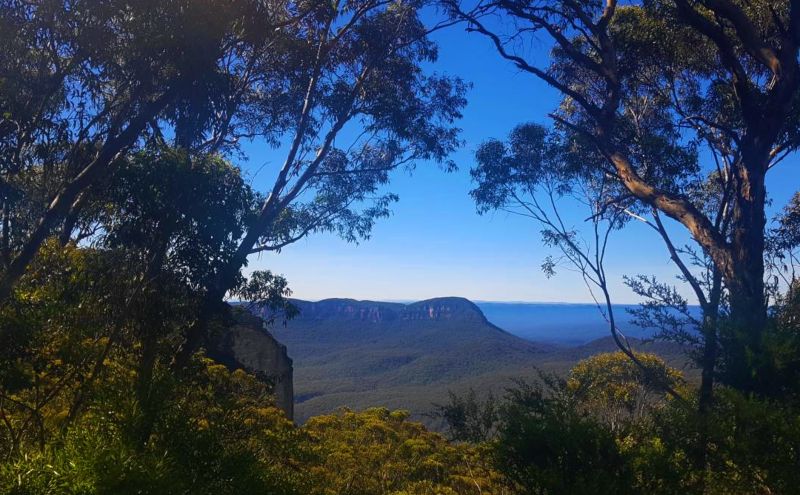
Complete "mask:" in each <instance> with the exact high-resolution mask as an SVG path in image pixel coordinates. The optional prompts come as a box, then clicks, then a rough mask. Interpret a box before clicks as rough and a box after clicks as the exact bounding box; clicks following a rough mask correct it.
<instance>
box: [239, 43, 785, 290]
mask: <svg viewBox="0 0 800 495" xmlns="http://www.w3.org/2000/svg"><path fill="white" fill-rule="evenodd" d="M435 39H436V41H437V42H438V43H439V46H440V54H439V55H440V56H439V62H438V63H437V64H436V65H435V70H436V71H437V72H440V73H446V74H449V75H458V76H460V77H462V78H463V79H465V80H466V81H468V82H470V83H471V84H472V89H471V90H470V92H469V94H468V101H469V103H468V106H467V108H466V110H465V111H464V118H463V120H462V121H461V123H460V127H461V128H462V129H463V134H462V138H463V139H464V141H465V146H464V147H463V148H462V149H461V150H459V151H458V152H457V153H455V154H454V155H453V158H454V160H455V161H456V163H457V164H458V165H459V170H458V171H457V172H453V173H446V172H444V171H442V170H440V169H439V168H437V166H436V165H434V164H428V163H420V164H419V166H418V167H417V169H416V171H415V172H414V173H413V175H409V174H408V173H406V172H398V173H396V174H395V176H394V178H393V181H392V186H391V188H390V190H392V191H393V192H396V193H397V194H398V195H399V196H400V201H399V203H397V204H395V205H394V207H393V214H392V216H391V217H389V218H387V219H383V220H380V221H379V223H378V225H377V226H376V227H375V229H374V231H373V234H372V237H371V239H369V240H367V241H365V242H362V243H360V244H358V245H355V244H348V243H346V242H344V241H342V240H341V239H338V238H337V237H335V236H332V235H316V236H312V237H309V238H307V239H305V240H302V241H300V242H298V243H296V244H294V245H292V246H289V247H288V248H286V249H284V250H283V251H282V252H280V253H270V254H262V255H259V256H253V257H252V258H251V260H250V266H249V269H269V270H272V271H273V272H275V273H279V274H283V275H284V276H286V278H287V279H288V280H289V283H290V286H291V288H292V290H293V291H294V296H295V297H299V298H303V299H311V300H318V299H324V298H327V297H350V298H355V299H374V300H419V299H426V298H431V297H438V296H463V297H467V298H470V299H475V300H488V301H541V302H588V301H591V298H590V295H589V293H588V291H587V289H586V287H585V285H584V284H583V282H582V280H581V279H580V278H579V277H578V276H577V275H576V274H574V273H570V272H569V271H568V270H560V271H559V273H558V275H557V276H556V277H554V278H550V279H547V278H546V277H545V276H544V275H543V274H542V272H541V270H540V265H541V263H542V261H543V260H544V258H545V257H546V256H547V255H548V254H550V253H552V251H551V250H549V249H547V248H545V247H544V246H543V245H542V243H541V241H540V238H539V230H540V229H539V227H538V226H537V225H536V224H535V223H533V222H532V221H531V220H527V219H524V218H520V217H514V216H511V215H508V214H504V213H495V214H488V215H483V216H480V215H478V214H477V213H476V212H475V206H474V203H473V202H472V200H471V198H470V197H469V195H468V193H469V190H470V189H471V181H470V177H469V168H470V166H471V165H472V164H473V159H472V156H473V153H474V151H475V149H476V148H477V146H478V145H479V144H480V143H481V142H482V141H484V140H485V139H487V138H491V137H497V138H502V137H504V136H505V135H506V134H507V133H508V131H509V130H511V128H513V127H514V126H515V125H516V124H519V123H522V122H528V121H533V122H538V123H543V124H548V123H549V120H548V118H547V113H548V112H549V111H551V110H552V109H553V108H554V107H555V106H556V105H557V104H558V97H557V94H556V93H555V91H553V90H552V89H550V88H549V87H547V86H546V85H545V84H543V83H542V82H540V81H539V80H537V79H536V78H534V77H533V76H531V75H528V74H524V73H521V72H519V71H518V70H517V69H515V68H514V67H513V66H511V65H510V64H509V63H507V62H505V61H503V60H501V59H500V58H499V57H498V56H497V55H496V53H495V52H494V50H493V48H492V47H491V45H490V43H489V42H488V41H487V40H485V39H483V38H481V37H480V36H478V35H474V34H467V33H465V32H464V31H463V30H462V29H459V28H452V29H449V30H445V31H440V32H438V33H436V34H435ZM531 50H532V51H533V53H536V54H540V55H541V56H543V57H544V56H546V54H547V48H546V47H545V46H544V45H542V46H539V47H537V46H533V47H531ZM245 151H246V152H247V153H248V154H249V160H248V162H247V163H245V164H243V168H244V169H245V171H246V172H249V173H250V174H251V175H253V174H255V172H256V170H257V169H259V168H260V167H261V166H262V165H263V164H264V163H267V165H266V167H267V168H269V167H277V165H278V164H279V163H280V162H281V159H280V157H279V156H277V155H275V156H273V155H274V153H275V152H274V151H270V150H268V149H267V148H265V147H262V146H257V145H253V146H248V147H247V148H246V150H245ZM261 174H269V171H268V170H267V171H261V172H259V175H261ZM798 177H800V174H798V171H797V159H796V158H792V159H790V160H787V161H786V162H784V163H783V164H781V165H780V167H779V168H778V169H776V170H775V171H774V172H772V176H771V178H770V181H769V187H770V194H771V196H772V197H773V199H774V200H775V204H776V205H782V204H785V202H786V200H787V199H788V198H789V197H790V196H791V194H792V193H793V191H794V190H796V189H797V184H798V180H797V179H798ZM255 178H256V180H257V179H258V177H255ZM565 210H566V211H567V214H568V216H571V217H572V218H573V219H574V220H575V221H576V222H577V221H579V219H580V218H581V217H580V215H581V214H582V213H583V210H582V209H580V208H579V207H577V206H575V205H571V204H565ZM584 216H585V215H584ZM675 233H676V236H677V239H678V240H679V241H680V240H683V242H686V240H688V238H687V237H686V236H685V235H684V234H683V232H682V229H680V228H676V229H675ZM606 267H607V270H608V272H609V278H610V280H611V281H612V295H613V297H614V299H615V302H619V303H623V302H626V303H627V302H635V301H636V299H635V297H634V296H633V295H632V294H631V293H630V292H629V291H628V290H627V288H625V287H624V285H623V284H622V275H623V274H636V273H644V274H652V275H657V276H659V277H661V278H663V279H664V280H668V279H671V278H673V277H674V273H675V272H674V270H673V268H672V267H671V266H670V263H669V259H668V256H667V254H666V252H665V250H664V248H663V246H662V244H661V241H660V240H659V239H657V238H656V235H655V233H654V232H651V231H650V230H649V229H648V228H646V227H644V226H642V225H635V224H632V225H630V226H629V227H627V228H626V229H624V230H623V231H621V232H618V233H616V234H615V236H614V238H613V239H612V242H611V247H610V254H609V256H608V259H607V263H606ZM687 294H688V292H687Z"/></svg>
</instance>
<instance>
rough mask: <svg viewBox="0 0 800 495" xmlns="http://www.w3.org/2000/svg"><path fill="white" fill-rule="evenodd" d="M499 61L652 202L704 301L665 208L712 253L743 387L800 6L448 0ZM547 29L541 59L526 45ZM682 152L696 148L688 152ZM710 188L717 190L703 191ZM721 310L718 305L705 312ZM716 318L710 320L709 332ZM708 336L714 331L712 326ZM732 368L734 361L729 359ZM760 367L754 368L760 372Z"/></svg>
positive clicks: (680, 0) (792, 137) (754, 346)
mask: <svg viewBox="0 0 800 495" xmlns="http://www.w3.org/2000/svg"><path fill="white" fill-rule="evenodd" d="M446 3H447V5H448V7H449V8H450V9H451V12H452V13H453V15H454V16H455V17H456V18H460V19H463V20H466V21H467V22H468V25H469V28H468V29H469V30H471V31H475V32H478V33H480V34H482V35H484V36H486V37H487V38H488V39H489V40H490V41H491V42H492V43H493V44H494V46H495V47H496V49H497V52H498V53H499V54H500V56H501V57H503V58H505V59H507V60H509V61H510V62H511V63H513V64H514V65H515V66H516V67H518V68H519V69H521V70H522V71H525V72H528V73H530V74H533V75H534V76H536V77H538V78H540V79H541V80H543V81H545V82H546V83H547V84H549V85H550V86H552V87H554V88H555V89H556V90H558V91H559V92H560V93H561V95H562V96H563V100H562V104H561V105H560V107H559V108H558V109H557V110H556V111H555V112H553V114H552V117H553V118H554V120H555V121H556V125H557V127H558V128H559V129H560V131H561V132H563V133H564V134H565V135H568V136H572V137H573V138H574V140H575V142H576V143H580V145H581V147H582V148H583V150H584V151H585V152H586V154H587V160H586V163H588V164H591V166H592V167H595V168H596V169H597V170H599V171H602V173H604V174H606V176H607V177H609V178H612V179H613V180H614V181H616V182H617V183H618V185H619V186H620V189H621V192H622V194H620V196H619V197H618V198H615V199H614V201H611V202H610V203H609V207H617V206H616V205H617V204H618V203H620V202H621V203H623V204H624V203H625V202H626V201H629V200H631V199H632V200H634V201H635V202H636V203H637V204H638V205H640V206H642V207H644V208H645V209H646V210H648V213H649V214H650V215H651V220H650V221H651V222H652V224H653V225H654V226H655V228H656V230H658V231H659V233H660V234H661V235H662V237H664V238H665V242H666V245H667V248H668V249H669V251H670V255H671V257H672V258H673V260H676V263H677V264H678V266H679V268H680V270H681V273H682V274H683V276H684V277H685V278H686V279H687V280H688V281H689V283H690V285H691V286H692V289H693V291H694V292H695V293H696V295H697V297H698V299H699V300H700V302H701V304H703V305H707V306H708V309H709V313H711V312H713V311H714V309H715V308H714V306H715V304H714V301H712V300H711V299H712V298H711V297H708V292H707V290H706V289H705V288H704V287H701V286H700V284H699V283H697V275H696V274H693V273H692V272H691V270H690V269H689V267H688V265H689V264H690V262H689V261H685V260H681V258H680V254H681V253H679V252H678V251H679V250H678V249H674V248H675V246H674V245H672V242H671V241H670V240H669V239H668V234H667V233H668V230H667V228H665V227H664V225H663V222H662V219H661V218H660V216H662V215H663V216H665V217H669V218H670V219H672V220H674V221H675V222H677V223H678V224H680V225H682V226H683V227H684V228H685V229H686V230H687V231H688V232H689V233H690V234H691V236H692V237H693V239H694V240H695V241H696V243H697V244H698V245H699V247H700V248H701V250H702V253H701V254H700V255H701V256H702V255H707V256H708V257H709V259H710V260H711V262H712V263H713V269H714V270H715V271H716V272H718V275H717V276H718V277H719V280H720V283H717V284H715V283H714V282H713V279H714V275H712V284H711V285H712V287H720V289H719V290H716V292H715V294H719V293H720V291H724V292H725V294H726V296H725V297H726V298H727V301H728V302H729V306H730V315H729V316H730V317H729V325H727V326H726V328H727V329H726V330H725V335H724V338H725V339H726V341H727V342H726V345H725V346H723V348H722V349H721V350H722V351H723V352H724V353H725V354H727V356H726V361H727V362H728V363H730V364H732V366H731V367H730V368H729V369H727V370H725V379H726V380H727V381H728V382H729V383H732V384H735V385H736V386H738V387H741V388H743V389H746V390H755V389H758V388H759V387H761V386H762V385H764V381H765V380H766V379H767V378H766V375H765V374H763V373H761V372H760V370H759V367H760V365H759V363H758V362H756V361H758V359H753V356H758V355H760V354H761V353H762V351H763V338H764V331H765V329H766V327H767V309H766V308H767V302H768V301H767V297H766V292H765V285H764V284H765V282H764V276H765V268H764V254H765V241H764V239H765V226H766V214H765V205H766V200H767V194H766V184H765V179H766V176H767V173H768V172H769V171H770V170H772V169H773V168H774V167H775V166H776V165H777V164H778V163H779V162H781V161H782V160H783V159H784V158H786V156H788V155H790V154H792V153H793V152H794V151H796V148H797V145H798V134H797V132H796V130H797V124H798V119H797V112H796V110H797V108H796V101H797V96H798V88H800V64H799V63H798V41H800V5H797V4H796V3H795V2H789V1H788V0H784V1H778V2H775V1H755V2H739V1H735V0H699V1H690V0H653V1H643V2H630V3H628V2H626V3H624V4H623V3H620V2H617V1H616V0H608V1H602V2H601V1H599V0H598V1H576V0H486V1H480V2H478V3H477V5H470V6H464V5H461V4H460V3H458V2H456V1H452V0H448V1H447V2H446ZM536 37H543V38H545V39H546V40H548V43H550V44H552V47H553V50H552V54H551V57H550V58H549V60H548V61H547V62H542V59H541V58H540V57H535V56H533V55H532V54H530V53H529V52H526V47H527V46H529V42H530V40H532V39H534V38H536ZM681 150H684V151H689V152H690V154H695V159H688V160H687V159H685V156H684V153H683V152H681ZM703 187H705V188H706V192H711V193H713V194H710V195H709V194H706V195H698V194H696V193H697V191H698V190H700V189H702V188H703ZM709 316H710V317H712V318H716V315H711V314H709ZM712 327H714V325H709V326H707V330H708V331H713V332H716V329H714V330H711V328H712ZM709 340H710V341H712V342H713V341H714V337H713V336H711V338H710V339H709ZM733 364H735V366H733ZM754 370H755V371H754Z"/></svg>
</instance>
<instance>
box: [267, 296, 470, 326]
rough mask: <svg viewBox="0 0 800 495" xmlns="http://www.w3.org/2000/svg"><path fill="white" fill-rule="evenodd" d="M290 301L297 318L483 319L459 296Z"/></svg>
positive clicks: (380, 320) (379, 320)
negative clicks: (405, 301) (399, 300)
mask: <svg viewBox="0 0 800 495" xmlns="http://www.w3.org/2000/svg"><path fill="white" fill-rule="evenodd" d="M292 304H294V305H295V306H296V307H297V309H298V310H299V311H300V312H299V315H298V316H297V317H296V318H295V319H296V320H299V321H330V320H337V321H353V322H367V323H376V324H379V323H387V322H392V321H399V320H402V321H441V320H457V321H476V322H486V317H484V315H483V313H482V312H481V310H480V309H479V308H478V307H477V306H476V305H475V304H474V303H472V302H471V301H469V300H467V299H464V298H462V297H439V298H435V299H428V300H425V301H419V302H415V303H411V304H402V303H387V302H378V301H357V300H355V299H324V300H322V301H317V302H310V301H302V300H297V299H295V300H292ZM261 312H262V316H264V317H265V318H269V317H270V316H271V315H270V313H269V310H268V309H263V310H261Z"/></svg>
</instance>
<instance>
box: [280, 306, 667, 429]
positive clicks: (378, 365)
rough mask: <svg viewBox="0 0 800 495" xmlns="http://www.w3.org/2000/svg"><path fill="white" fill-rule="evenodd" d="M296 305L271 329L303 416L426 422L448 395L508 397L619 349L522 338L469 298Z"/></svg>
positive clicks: (608, 344) (609, 345)
mask: <svg viewBox="0 0 800 495" xmlns="http://www.w3.org/2000/svg"><path fill="white" fill-rule="evenodd" d="M293 302H294V304H295V305H296V306H297V307H298V308H299V309H300V314H299V316H297V317H296V318H294V319H292V320H290V321H289V322H288V323H286V324H285V325H276V326H274V327H273V328H271V329H270V331H271V333H272V334H273V335H274V336H275V337H276V338H277V339H278V340H279V341H280V342H281V343H282V344H284V345H285V346H286V347H287V349H288V353H289V355H290V356H291V357H292V359H293V360H294V369H295V372H294V373H295V374H294V380H295V383H294V389H295V403H296V408H295V414H296V418H297V420H299V421H304V420H305V419H306V418H308V417H310V416H313V415H317V414H323V413H327V412H330V411H332V410H334V409H336V408H338V407H342V406H348V407H351V408H356V409H359V408H364V407H368V406H375V405H383V406H388V407H391V408H402V409H409V410H410V411H412V413H414V415H415V416H416V417H418V418H424V416H425V415H426V414H427V413H429V412H431V411H432V410H433V404H434V403H443V402H446V401H447V394H448V391H451V390H452V391H454V392H457V393H458V392H463V391H466V390H467V389H468V388H470V387H474V388H476V389H477V390H480V391H482V392H487V391H489V390H492V391H494V392H495V393H502V391H503V389H504V388H505V387H508V386H510V385H511V384H512V383H513V380H514V379H517V378H526V377H528V378H529V377H533V376H535V374H536V368H541V369H544V370H548V371H554V372H561V373H563V372H564V371H565V370H567V369H569V368H570V367H571V366H572V365H573V364H574V363H575V362H577V361H578V360H579V359H581V358H583V357H586V356H587V355H591V354H594V353H596V352H602V351H603V350H613V349H614V345H613V342H611V341H610V339H607V341H606V340H601V341H595V342H592V343H590V344H587V345H585V346H578V347H569V348H566V347H558V346H554V345H550V344H539V343H534V342H530V341H528V340H524V339H522V338H519V337H516V336H514V335H511V334H510V333H508V332H506V331H504V330H502V329H500V328H498V327H497V326H495V325H493V324H492V323H490V322H489V321H488V320H487V319H486V317H485V316H484V314H483V313H482V312H481V310H480V309H479V308H478V307H477V306H476V305H475V304H473V303H472V302H470V301H468V300H467V299H463V298H455V297H450V298H437V299H430V300H426V301H420V302H417V303H413V304H399V303H383V302H372V301H355V300H351V299H327V300H323V301H319V302H308V301H300V300H295V301H293ZM662 346H663V344H662ZM662 350H664V349H662ZM676 354H677V355H679V353H676Z"/></svg>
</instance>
